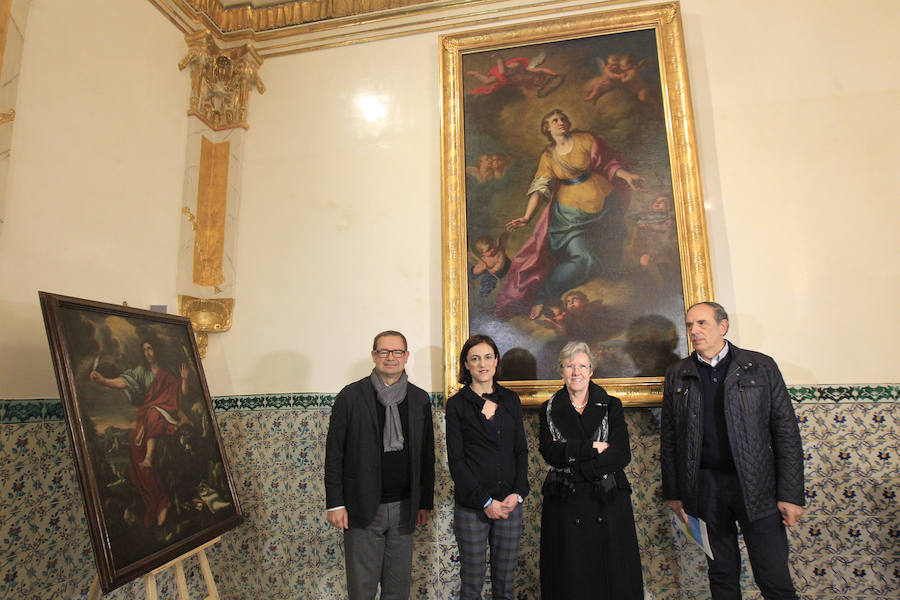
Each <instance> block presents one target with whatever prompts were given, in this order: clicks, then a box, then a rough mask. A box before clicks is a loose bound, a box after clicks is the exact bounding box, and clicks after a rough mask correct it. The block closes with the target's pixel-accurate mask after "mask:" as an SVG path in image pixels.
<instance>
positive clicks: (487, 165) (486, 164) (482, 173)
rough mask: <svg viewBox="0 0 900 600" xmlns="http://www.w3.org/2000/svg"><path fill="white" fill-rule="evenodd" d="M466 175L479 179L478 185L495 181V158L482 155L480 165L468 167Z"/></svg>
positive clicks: (479, 158)
mask: <svg viewBox="0 0 900 600" xmlns="http://www.w3.org/2000/svg"><path fill="white" fill-rule="evenodd" d="M466 173H468V174H469V175H471V176H472V177H474V178H475V179H477V180H478V183H484V182H486V181H491V180H493V179H495V175H494V160H493V158H492V157H491V155H490V154H482V155H481V156H479V157H478V165H477V166H471V165H470V166H467V167H466Z"/></svg>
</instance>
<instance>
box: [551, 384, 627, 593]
mask: <svg viewBox="0 0 900 600" xmlns="http://www.w3.org/2000/svg"><path fill="white" fill-rule="evenodd" d="M548 405H550V401H547V402H545V403H544V404H543V405H542V406H541V414H540V418H541V429H540V432H539V437H540V452H541V456H543V457H544V460H546V461H547V463H548V464H550V465H551V466H553V467H556V468H560V469H561V468H566V467H568V468H569V469H570V470H571V471H572V474H573V475H574V482H573V486H572V488H571V491H569V492H568V493H564V494H562V493H560V491H561V490H560V486H559V485H557V484H556V483H554V475H553V473H552V472H551V473H549V474H548V476H547V481H545V483H544V488H543V493H544V505H543V509H542V511H541V559H540V564H541V598H542V599H543V600H579V599H585V600H587V599H590V600H642V599H643V597H644V591H643V580H642V573H641V557H640V551H639V549H638V542H637V533H636V531H635V526H634V512H633V510H632V507H631V486H630V485H629V483H628V479H627V478H626V477H625V471H624V470H623V469H624V467H625V465H627V464H628V463H629V462H630V461H631V448H630V445H629V439H628V427H627V425H626V424H625V411H624V410H623V408H622V403H621V402H620V401H619V399H618V398H614V397H612V396H610V395H608V394H607V393H606V391H604V390H603V388H601V387H600V386H598V385H596V384H594V383H593V382H592V383H591V384H590V387H589V390H588V405H587V406H586V407H585V409H584V412H583V413H582V414H581V415H579V414H578V412H577V411H576V410H575V409H574V408H573V407H572V403H571V401H570V400H569V394H568V391H567V390H566V389H565V388H563V389H561V390H559V391H558V392H556V394H554V397H553V403H552V409H551V415H550V416H551V419H552V421H553V423H554V424H555V426H556V428H557V429H558V431H559V432H560V433H561V434H562V436H564V437H565V439H566V441H564V442H563V441H558V440H554V438H553V434H552V433H551V431H550V428H549V426H548V418H547V407H548ZM604 416H606V417H607V422H608V426H609V433H608V437H607V439H606V441H607V442H608V443H609V445H610V446H609V448H607V449H606V450H604V451H603V452H602V453H599V454H598V453H597V451H596V450H595V449H594V448H593V447H592V443H593V441H594V440H593V439H592V436H593V434H594V432H595V431H596V430H597V428H598V427H599V426H600V425H601V423H602V421H603V417H604ZM604 476H605V477H606V478H607V481H608V478H610V477H613V478H614V479H615V481H614V485H603V481H604ZM610 484H612V482H610Z"/></svg>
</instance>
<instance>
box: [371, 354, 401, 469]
mask: <svg viewBox="0 0 900 600" xmlns="http://www.w3.org/2000/svg"><path fill="white" fill-rule="evenodd" d="M369 380H371V382H372V386H373V387H374V388H375V392H376V393H377V394H378V403H379V404H381V405H382V406H383V407H384V408H385V411H384V439H383V443H384V451H385V452H396V451H397V450H403V425H401V423H400V411H399V410H397V406H398V405H399V404H400V403H401V402H403V399H404V398H406V382H407V377H406V371H403V373H401V374H400V379H398V380H397V381H396V382H395V383H394V385H390V386H388V385H385V384H384V382H383V381H382V380H381V377H379V375H378V373H376V372H375V369H372V374H371V375H370V376H369Z"/></svg>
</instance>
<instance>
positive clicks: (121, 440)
mask: <svg viewBox="0 0 900 600" xmlns="http://www.w3.org/2000/svg"><path fill="white" fill-rule="evenodd" d="M40 299H41V309H42V310H43V313H44V323H45V325H46V328H47V336H48V338H49V342H50V350H51V354H52V356H53V365H54V367H55V371H56V377H57V382H58V384H59V392H60V397H61V399H62V403H63V409H64V412H65V416H66V423H67V425H68V432H69V439H70V441H71V443H72V449H73V453H74V457H75V467H76V470H77V472H78V480H79V483H80V486H81V491H82V495H83V497H84V504H85V511H86V513H87V521H88V527H89V530H90V535H91V543H92V546H93V550H94V558H95V561H96V565H97V571H98V575H99V579H100V585H101V586H102V588H103V590H104V591H105V592H108V591H110V590H112V589H114V588H116V587H119V586H120V585H122V584H124V583H126V582H128V581H130V580H132V579H134V578H135V577H138V576H140V575H143V574H145V573H147V572H149V571H151V570H153V569H155V568H157V567H159V566H161V565H163V564H165V563H167V562H169V561H171V560H172V559H175V558H177V557H179V556H181V555H182V554H185V553H186V552H189V551H190V550H192V549H194V548H196V547H198V546H200V545H202V544H204V543H205V542H208V541H209V540H211V539H213V538H214V537H216V536H218V535H220V534H221V533H223V532H225V531H227V530H229V529H232V528H234V527H236V526H237V525H238V524H240V523H241V521H242V520H243V517H242V515H241V509H240V505H239V504H238V499H237V496H236V495H235V491H234V484H233V482H232V479H231V475H230V472H229V469H228V463H227V462H226V460H225V453H224V451H223V448H222V439H221V436H220V434H219V428H218V425H217V423H216V419H215V414H214V412H213V406H212V402H211V400H210V396H209V390H208V389H207V386H206V379H205V377H204V375H203V367H202V365H201V363H200V359H199V357H198V353H197V345H196V343H195V341H194V336H193V332H192V330H191V323H190V321H189V320H188V319H186V318H184V317H179V316H175V315H167V314H161V313H155V312H149V311H145V310H138V309H134V308H128V307H124V306H116V305H111V304H103V303H100V302H93V301H90V300H82V299H78V298H70V297H66V296H59V295H56V294H48V293H46V292H40Z"/></svg>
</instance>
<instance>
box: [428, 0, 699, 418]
mask: <svg viewBox="0 0 900 600" xmlns="http://www.w3.org/2000/svg"><path fill="white" fill-rule="evenodd" d="M647 29H652V30H653V31H654V32H655V37H656V46H657V49H658V57H657V58H658V63H659V71H660V88H661V92H662V99H663V100H662V101H663V111H664V120H665V128H666V133H667V135H666V137H667V143H668V151H669V160H670V166H671V174H672V182H671V185H672V194H673V197H674V198H673V199H674V205H675V206H674V209H675V220H676V224H677V232H678V250H679V254H680V259H681V276H682V282H683V296H684V303H685V306H690V305H691V304H693V303H695V302H698V301H702V300H712V299H713V290H712V277H711V274H710V266H709V245H708V242H707V236H706V222H705V217H704V212H703V201H702V194H701V185H700V173H699V168H698V159H697V148H696V142H695V135H694V120H693V115H692V112H691V102H690V94H689V87H688V75H687V68H686V59H685V51H684V40H683V36H682V28H681V19H680V14H679V5H678V3H677V2H675V3H666V4H657V5H648V6H642V7H639V8H631V9H623V10H615V11H606V12H600V13H591V14H582V15H577V16H574V17H566V18H561V19H555V20H548V21H534V22H528V23H524V24H518V25H514V26H505V27H499V28H494V29H484V30H478V31H468V32H464V33H460V34H452V35H443V36H441V38H440V53H441V56H440V61H441V87H442V89H441V100H442V107H441V108H442V123H441V139H442V147H441V168H442V170H441V184H442V212H441V220H442V223H441V224H442V231H443V240H442V251H441V260H442V264H443V326H444V372H445V389H444V392H445V394H446V396H445V397H449V396H450V395H452V394H454V393H455V392H456V391H457V390H458V389H459V387H460V386H459V385H458V384H456V383H455V379H456V378H455V373H456V372H457V369H458V367H459V365H458V357H457V354H458V352H459V348H460V347H461V346H462V343H463V342H464V341H465V339H466V338H467V337H468V335H469V302H468V297H469V296H468V282H467V264H468V263H467V243H466V235H467V226H466V180H465V177H466V165H465V152H464V138H465V132H464V126H463V124H464V122H465V121H464V116H463V77H464V72H463V65H462V57H463V55H465V54H468V53H474V52H484V51H489V50H501V49H508V48H518V47H524V46H527V45H529V44H537V43H546V42H557V41H566V40H574V39H581V38H588V37H594V36H604V35H610V34H616V33H622V32H629V31H637V30H647ZM682 327H683V326H682ZM682 334H683V330H682ZM596 381H598V383H601V385H603V387H604V388H605V389H606V390H607V391H609V392H610V393H611V394H612V395H615V396H618V397H619V398H620V399H621V400H622V401H623V404H625V405H630V406H653V405H658V404H659V403H660V402H661V399H662V387H663V378H662V377H630V378H617V379H602V380H596ZM503 384H504V385H505V386H507V387H509V388H511V389H513V390H515V391H516V392H518V393H519V396H520V397H521V399H522V403H523V404H525V405H537V404H539V403H541V402H543V401H544V400H545V399H546V398H548V397H549V395H550V394H551V393H552V392H553V391H555V390H556V389H558V388H559V387H560V381H559V380H534V381H504V382H503Z"/></svg>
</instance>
